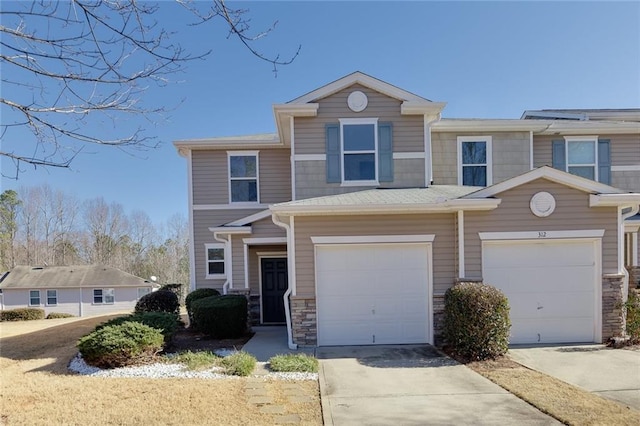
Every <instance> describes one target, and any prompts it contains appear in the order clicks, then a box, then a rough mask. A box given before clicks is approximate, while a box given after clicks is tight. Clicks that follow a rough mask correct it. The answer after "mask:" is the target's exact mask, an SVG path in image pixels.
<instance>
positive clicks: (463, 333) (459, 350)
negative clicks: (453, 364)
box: [444, 283, 511, 360]
mask: <svg viewBox="0 0 640 426" xmlns="http://www.w3.org/2000/svg"><path fill="white" fill-rule="evenodd" d="M510 328H511V321H510V319H509V301H508V299H507V297H506V296H505V295H504V294H503V293H502V292H501V291H500V290H498V289H497V288H495V287H492V286H490V285H487V284H480V283H460V284H457V285H454V286H453V287H451V288H450V289H449V290H447V292H446V293H445V295H444V337H445V340H446V343H447V345H449V347H450V349H451V350H452V351H453V352H454V353H455V354H457V355H459V356H461V357H463V358H465V359H468V360H481V359H488V358H495V357H497V356H499V355H503V354H505V353H506V352H507V350H508V348H509V329H510Z"/></svg>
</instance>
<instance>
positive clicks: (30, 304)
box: [29, 290, 42, 306]
mask: <svg viewBox="0 0 640 426" xmlns="http://www.w3.org/2000/svg"><path fill="white" fill-rule="evenodd" d="M32 291H37V292H38V304H37V305H36V304H35V303H31V292H32ZM41 305H42V292H41V291H40V290H29V306H41Z"/></svg>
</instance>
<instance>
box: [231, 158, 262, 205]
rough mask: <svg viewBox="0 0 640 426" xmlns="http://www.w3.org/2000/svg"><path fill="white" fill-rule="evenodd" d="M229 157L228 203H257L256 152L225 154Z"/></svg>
mask: <svg viewBox="0 0 640 426" xmlns="http://www.w3.org/2000/svg"><path fill="white" fill-rule="evenodd" d="M227 155H228V157H229V201H230V202H232V203H257V202H258V201H259V200H258V193H259V190H258V188H259V186H258V152H257V151H251V152H249V151H234V152H227Z"/></svg>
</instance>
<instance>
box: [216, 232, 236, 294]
mask: <svg viewBox="0 0 640 426" xmlns="http://www.w3.org/2000/svg"><path fill="white" fill-rule="evenodd" d="M222 235H226V236H227V239H226V240H225V239H224V238H222ZM213 239H214V240H216V241H218V242H220V243H224V252H225V253H224V269H225V271H226V272H227V273H226V276H227V280H226V281H225V282H224V284H223V285H222V294H227V292H228V291H229V286H230V285H231V279H232V278H233V271H232V269H233V253H232V252H231V234H219V233H217V232H214V233H213ZM227 259H231V262H229V263H230V266H231V267H230V268H227Z"/></svg>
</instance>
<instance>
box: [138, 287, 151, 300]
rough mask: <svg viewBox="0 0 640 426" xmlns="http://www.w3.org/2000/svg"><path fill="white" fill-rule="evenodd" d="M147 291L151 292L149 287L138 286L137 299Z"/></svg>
mask: <svg viewBox="0 0 640 426" xmlns="http://www.w3.org/2000/svg"><path fill="white" fill-rule="evenodd" d="M149 293H151V287H138V300H140V299H141V298H142V296H145V295H147V294H149Z"/></svg>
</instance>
